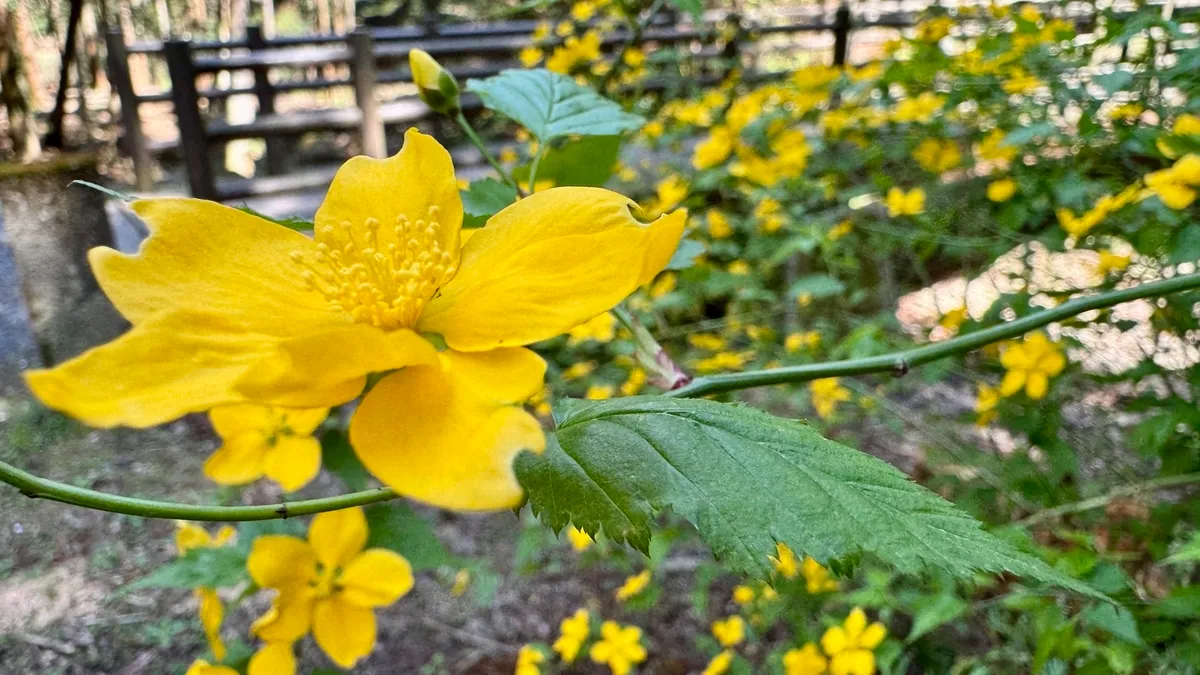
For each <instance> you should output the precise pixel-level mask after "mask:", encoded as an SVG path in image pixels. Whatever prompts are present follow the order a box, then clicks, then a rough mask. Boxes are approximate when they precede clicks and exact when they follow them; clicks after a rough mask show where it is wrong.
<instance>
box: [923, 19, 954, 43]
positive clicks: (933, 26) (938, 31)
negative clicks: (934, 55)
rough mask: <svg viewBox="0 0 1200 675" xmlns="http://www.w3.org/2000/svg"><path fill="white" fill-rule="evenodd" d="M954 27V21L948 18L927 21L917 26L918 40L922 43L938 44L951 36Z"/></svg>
mask: <svg viewBox="0 0 1200 675" xmlns="http://www.w3.org/2000/svg"><path fill="white" fill-rule="evenodd" d="M953 25H954V22H953V20H952V19H951V18H950V17H948V16H937V17H934V18H932V19H927V20H925V21H922V22H921V23H919V24H917V27H916V39H917V40H918V41H920V42H938V41H939V40H941V39H942V38H944V37H946V36H947V35H949V34H950V28H951V27H952V26H953Z"/></svg>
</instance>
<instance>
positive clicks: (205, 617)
mask: <svg viewBox="0 0 1200 675" xmlns="http://www.w3.org/2000/svg"><path fill="white" fill-rule="evenodd" d="M196 600H197V601H198V602H199V603H200V625H201V626H203V627H204V636H205V637H206V638H208V646H209V648H210V649H212V653H213V657H214V658H216V659H217V660H218V661H224V660H225V642H224V641H223V640H222V639H221V622H222V621H224V620H225V607H224V606H223V605H221V598H219V597H217V592H216V591H215V590H213V589H211V588H197V589H196Z"/></svg>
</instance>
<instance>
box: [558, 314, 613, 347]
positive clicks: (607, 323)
mask: <svg viewBox="0 0 1200 675" xmlns="http://www.w3.org/2000/svg"><path fill="white" fill-rule="evenodd" d="M616 325H617V320H616V317H614V316H613V315H612V313H611V312H605V313H603V314H597V315H596V316H594V317H592V318H590V319H588V320H587V321H584V322H583V323H581V324H579V325H578V326H576V327H574V328H572V329H571V330H569V331H567V344H570V345H577V344H580V343H583V342H589V341H595V342H610V341H611V340H612V339H613V336H615V335H616V330H617V329H616Z"/></svg>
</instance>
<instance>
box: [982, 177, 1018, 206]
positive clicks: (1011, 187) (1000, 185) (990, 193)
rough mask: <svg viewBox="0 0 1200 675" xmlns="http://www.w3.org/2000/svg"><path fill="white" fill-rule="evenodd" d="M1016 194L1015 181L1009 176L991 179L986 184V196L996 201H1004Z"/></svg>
mask: <svg viewBox="0 0 1200 675" xmlns="http://www.w3.org/2000/svg"><path fill="white" fill-rule="evenodd" d="M1015 194H1017V181H1015V180H1013V179H1011V178H1001V179H1000V180H995V181H992V182H991V183H988V186H987V198H988V199H990V200H992V201H994V202H996V203H1001V202H1006V201H1008V200H1010V199H1012V198H1013V195H1015Z"/></svg>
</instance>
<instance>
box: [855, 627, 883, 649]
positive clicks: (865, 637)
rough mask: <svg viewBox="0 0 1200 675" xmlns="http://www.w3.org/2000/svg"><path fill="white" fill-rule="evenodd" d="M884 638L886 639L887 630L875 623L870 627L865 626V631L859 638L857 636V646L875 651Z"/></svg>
mask: <svg viewBox="0 0 1200 675" xmlns="http://www.w3.org/2000/svg"><path fill="white" fill-rule="evenodd" d="M885 637H887V628H885V627H884V625H883V624H881V623H879V622H878V621H876V622H874V623H872V624H871V625H870V626H867V629H866V630H864V631H863V634H862V635H861V636H859V638H858V646H859V647H862V648H863V649H875V648H876V647H878V646H879V643H880V642H883V639H884V638H885Z"/></svg>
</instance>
